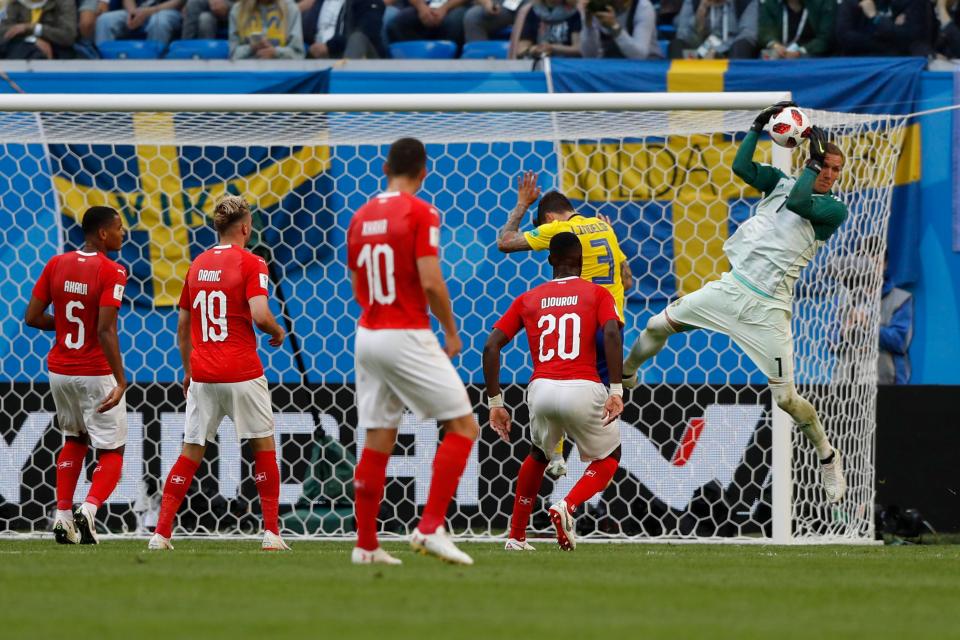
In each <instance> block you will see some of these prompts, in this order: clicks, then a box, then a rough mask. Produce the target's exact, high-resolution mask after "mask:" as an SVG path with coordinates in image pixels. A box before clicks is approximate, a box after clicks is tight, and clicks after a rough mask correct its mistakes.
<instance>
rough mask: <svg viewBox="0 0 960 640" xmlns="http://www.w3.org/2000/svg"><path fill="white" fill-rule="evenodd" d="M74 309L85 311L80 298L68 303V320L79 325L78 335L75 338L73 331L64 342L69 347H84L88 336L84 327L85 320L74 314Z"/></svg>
mask: <svg viewBox="0 0 960 640" xmlns="http://www.w3.org/2000/svg"><path fill="white" fill-rule="evenodd" d="M74 309H78V310H80V311H83V303H82V302H80V301H78V300H73V301H71V302H68V303H67V309H66V311H67V320H68V321H69V322H73V323H74V324H76V325H77V337H76V338H74V337H73V334H72V333H68V334H67V338H66V340H64V344H65V345H66V347H67V349H80V348H82V347H83V343H84V342H85V341H86V337H87V336H86V332H85V330H84V328H83V320H81V319H80V318H78V317H77V316H75V315H73V311H74Z"/></svg>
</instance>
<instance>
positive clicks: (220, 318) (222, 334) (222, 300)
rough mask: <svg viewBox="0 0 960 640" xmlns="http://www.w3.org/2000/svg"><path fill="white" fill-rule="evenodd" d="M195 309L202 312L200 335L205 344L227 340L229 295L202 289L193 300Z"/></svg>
mask: <svg viewBox="0 0 960 640" xmlns="http://www.w3.org/2000/svg"><path fill="white" fill-rule="evenodd" d="M193 308H194V309H199V310H200V333H201V334H202V335H203V341H204V342H223V341H224V340H226V339H227V294H225V293H224V292H223V291H205V290H202V289H201V290H200V291H198V292H197V297H196V298H194V299H193Z"/></svg>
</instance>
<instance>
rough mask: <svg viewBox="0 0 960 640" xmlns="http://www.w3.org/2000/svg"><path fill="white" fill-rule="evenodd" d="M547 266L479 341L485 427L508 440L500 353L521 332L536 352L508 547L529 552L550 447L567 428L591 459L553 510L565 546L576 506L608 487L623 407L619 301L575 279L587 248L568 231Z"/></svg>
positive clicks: (571, 542)
mask: <svg viewBox="0 0 960 640" xmlns="http://www.w3.org/2000/svg"><path fill="white" fill-rule="evenodd" d="M550 264H551V265H552V266H553V280H551V281H550V282H546V283H544V284H541V285H540V286H538V287H535V288H534V289H532V290H530V291H528V292H527V293H524V294H523V295H521V296H520V297H519V298H517V299H516V300H515V301H514V302H513V304H512V305H510V309H509V310H508V311H507V313H506V314H504V316H503V317H502V318H501V319H500V320H498V321H497V323H496V324H495V325H494V328H493V331H491V332H490V337H488V338H487V343H486V345H485V346H484V348H483V377H484V379H485V380H486V384H487V395H488V397H489V400H488V402H489V406H490V424H491V426H492V427H493V429H494V430H495V431H496V432H497V433H498V434H499V435H500V437H501V438H502V439H503V440H504V441H506V442H509V441H510V413H509V412H508V411H507V409H506V407H504V404H503V396H502V395H501V394H500V351H501V350H502V349H503V347H504V346H505V345H506V344H507V343H508V342H510V340H512V339H513V337H514V336H515V335H517V333H519V332H520V330H521V329H524V330H526V332H527V339H528V341H529V343H530V352H531V354H533V356H534V357H533V377H532V378H531V380H530V385H529V387H528V388H527V401H528V402H529V404H530V435H531V441H532V445H531V447H530V454H529V455H528V456H527V458H526V460H524V461H523V465H522V466H521V467H520V475H519V477H518V479H517V493H516V497H515V498H514V503H513V517H512V519H511V522H510V537H509V539H508V540H507V543H506V549H507V550H508V551H533V547H532V546H531V545H530V544H529V543H527V541H526V537H527V536H526V530H527V522H528V520H529V519H530V512H531V510H532V509H533V505H534V504H535V502H536V499H537V493H538V492H539V491H540V483H541V482H542V480H543V474H544V471H545V470H546V468H547V463H548V462H549V457H548V454H549V453H550V452H552V451H553V450H554V447H555V446H556V444H557V442H558V441H559V440H560V438H562V437H563V436H564V434H566V435H569V436H571V437H572V438H573V440H574V441H575V442H576V443H577V449H578V450H579V451H580V459H581V460H583V461H584V462H590V466H588V467H587V470H586V471H584V473H583V477H582V478H580V480H578V481H577V483H576V484H575V485H574V486H573V488H572V489H571V490H570V493H568V494H567V497H566V498H564V499H563V500H561V501H560V502H558V503H557V504H555V505H553V506H552V507H550V509H549V515H550V520H551V522H553V525H554V527H555V528H556V530H557V542H558V543H559V544H560V548H561V549H563V550H565V551H572V550H573V549H575V548H576V546H577V541H576V536H575V534H574V526H573V525H574V521H573V516H574V514H575V513H576V511H577V509H578V508H579V507H580V505H582V504H583V503H584V502H586V501H587V500H589V499H590V498H591V497H593V496H594V495H595V494H596V493H599V492H600V491H603V490H604V489H605V488H606V487H607V485H608V484H610V481H611V480H612V479H613V474H614V473H615V472H616V470H617V466H618V465H619V461H620V428H619V426H618V425H617V424H616V423H615V420H616V419H617V416H619V415H620V414H621V413H622V412H623V399H622V398H623V387H622V385H621V375H622V371H621V363H620V362H619V360H620V358H621V356H622V350H623V338H622V337H621V335H620V327H621V326H622V323H621V320H620V316H619V314H618V313H617V308H616V304H615V302H614V299H613V296H612V295H610V292H609V291H607V290H606V289H604V288H603V287H601V286H599V285H596V284H593V283H592V282H587V281H586V280H583V279H581V278H580V271H581V269H582V267H583V248H582V246H581V244H580V240H579V239H578V238H577V236H576V235H574V234H573V233H569V232H563V233H558V234H557V235H555V236H554V237H553V238H551V240H550ZM598 329H601V330H602V331H603V347H604V350H605V352H606V358H607V363H608V366H609V372H610V391H609V393H608V391H607V388H606V387H605V386H604V385H603V384H602V383H601V382H600V375H599V373H598V372H597V354H596V338H595V336H596V334H597V330H598Z"/></svg>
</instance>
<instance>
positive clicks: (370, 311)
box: [347, 191, 440, 329]
mask: <svg viewBox="0 0 960 640" xmlns="http://www.w3.org/2000/svg"><path fill="white" fill-rule="evenodd" d="M439 253H440V216H439V214H438V213H437V210H436V209H434V208H433V207H431V206H430V205H429V204H427V203H426V202H424V201H423V200H421V199H419V198H417V197H414V196H412V195H409V194H407V193H401V192H397V191H393V192H389V193H381V194H380V195H378V196H377V197H375V198H374V199H373V200H371V201H370V202H368V203H367V204H365V205H364V206H363V207H362V208H361V209H360V210H359V211H357V213H356V215H355V216H353V220H351V221H350V229H349V230H348V232H347V261H348V262H347V264H349V265H350V270H351V271H354V272H356V275H357V277H356V282H357V284H356V291H354V295H356V297H357V302H359V303H360V307H361V308H362V309H363V314H362V315H361V316H360V326H361V327H365V328H367V329H429V328H430V318H429V316H427V297H426V295H425V294H424V293H423V287H421V286H420V273H419V271H418V270H417V259H418V258H422V257H424V256H436V255H439Z"/></svg>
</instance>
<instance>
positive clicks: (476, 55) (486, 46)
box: [460, 40, 510, 60]
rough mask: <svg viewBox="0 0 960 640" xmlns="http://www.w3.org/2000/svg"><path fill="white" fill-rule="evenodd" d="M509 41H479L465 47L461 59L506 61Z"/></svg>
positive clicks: (469, 43)
mask: <svg viewBox="0 0 960 640" xmlns="http://www.w3.org/2000/svg"><path fill="white" fill-rule="evenodd" d="M509 51H510V41H509V40H479V41H477V42H468V43H467V44H465V45H463V53H462V54H460V57H461V58H462V59H464V60H506V59H507V54H508V52H509Z"/></svg>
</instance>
